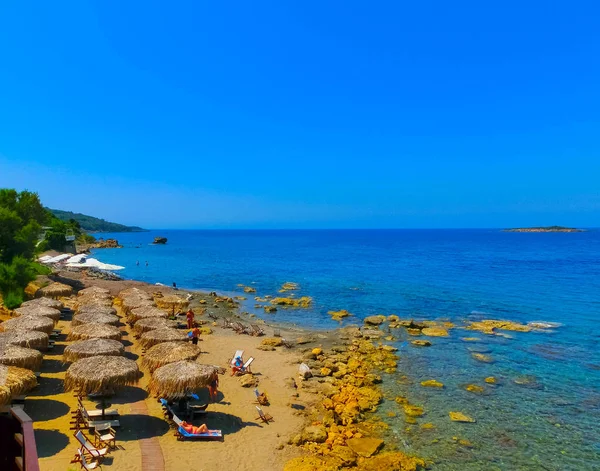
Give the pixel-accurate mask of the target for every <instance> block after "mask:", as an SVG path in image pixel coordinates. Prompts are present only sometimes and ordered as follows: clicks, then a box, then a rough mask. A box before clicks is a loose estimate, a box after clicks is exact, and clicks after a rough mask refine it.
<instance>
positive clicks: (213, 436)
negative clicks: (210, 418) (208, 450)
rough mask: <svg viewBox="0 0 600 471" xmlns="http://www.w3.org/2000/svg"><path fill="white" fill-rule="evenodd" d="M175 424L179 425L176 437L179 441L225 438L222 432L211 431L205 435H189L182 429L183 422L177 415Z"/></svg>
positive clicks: (174, 419)
mask: <svg viewBox="0 0 600 471" xmlns="http://www.w3.org/2000/svg"><path fill="white" fill-rule="evenodd" d="M173 422H175V424H176V425H177V430H176V431H175V436H176V437H177V440H184V439H186V438H204V439H220V438H223V434H222V433H221V431H220V430H209V431H208V432H205V433H189V432H188V431H186V430H185V429H184V428H183V427H182V425H183V424H182V421H181V419H179V417H177V416H176V415H174V416H173Z"/></svg>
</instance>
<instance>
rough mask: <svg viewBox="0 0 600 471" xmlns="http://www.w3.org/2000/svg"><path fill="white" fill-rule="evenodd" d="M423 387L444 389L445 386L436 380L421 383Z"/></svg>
mask: <svg viewBox="0 0 600 471" xmlns="http://www.w3.org/2000/svg"><path fill="white" fill-rule="evenodd" d="M421 386H423V387H426V388H443V387H444V384H443V383H440V382H439V381H436V380H435V379H429V380H427V381H421Z"/></svg>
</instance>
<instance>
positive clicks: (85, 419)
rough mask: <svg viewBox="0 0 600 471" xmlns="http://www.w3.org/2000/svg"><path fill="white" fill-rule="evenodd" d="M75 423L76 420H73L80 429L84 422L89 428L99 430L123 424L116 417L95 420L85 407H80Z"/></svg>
mask: <svg viewBox="0 0 600 471" xmlns="http://www.w3.org/2000/svg"><path fill="white" fill-rule="evenodd" d="M75 422H76V423H75V424H74V422H71V424H74V425H75V426H77V430H79V429H80V428H83V427H81V424H83V425H84V426H85V427H87V428H89V429H98V430H105V429H107V428H109V427H113V428H116V427H120V426H121V424H120V423H119V421H118V420H115V419H104V420H101V419H100V420H95V419H93V418H92V417H90V416H89V415H88V413H87V410H86V409H85V408H83V409H79V413H78V414H77V415H76V416H75Z"/></svg>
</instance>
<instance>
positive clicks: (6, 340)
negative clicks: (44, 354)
mask: <svg viewBox="0 0 600 471" xmlns="http://www.w3.org/2000/svg"><path fill="white" fill-rule="evenodd" d="M0 344H6V345H15V346H17V347H26V348H35V349H37V350H46V349H47V348H48V334H46V333H44V332H38V331H37V330H9V331H7V332H0Z"/></svg>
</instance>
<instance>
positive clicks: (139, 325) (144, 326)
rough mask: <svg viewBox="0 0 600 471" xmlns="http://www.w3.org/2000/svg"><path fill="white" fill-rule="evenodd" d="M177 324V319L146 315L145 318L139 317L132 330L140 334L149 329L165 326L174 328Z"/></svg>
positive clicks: (165, 327)
mask: <svg viewBox="0 0 600 471" xmlns="http://www.w3.org/2000/svg"><path fill="white" fill-rule="evenodd" d="M177 324H178V322H177V321H171V320H169V319H164V318H162V317H146V318H145V319H140V320H139V321H137V322H136V323H135V325H134V326H133V332H134V333H135V334H137V335H141V334H143V333H144V332H148V331H149V330H155V329H167V328H171V329H174V328H176V327H177Z"/></svg>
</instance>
